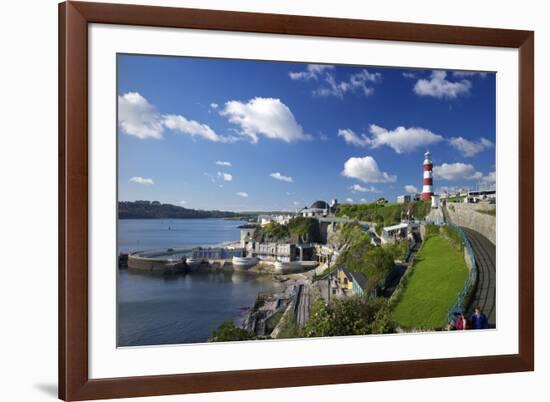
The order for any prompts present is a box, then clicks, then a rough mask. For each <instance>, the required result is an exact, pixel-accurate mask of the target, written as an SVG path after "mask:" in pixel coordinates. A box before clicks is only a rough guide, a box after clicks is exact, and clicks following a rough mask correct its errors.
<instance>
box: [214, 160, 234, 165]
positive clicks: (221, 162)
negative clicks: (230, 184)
mask: <svg viewBox="0 0 550 402" xmlns="http://www.w3.org/2000/svg"><path fill="white" fill-rule="evenodd" d="M216 165H218V166H231V162H227V161H216Z"/></svg>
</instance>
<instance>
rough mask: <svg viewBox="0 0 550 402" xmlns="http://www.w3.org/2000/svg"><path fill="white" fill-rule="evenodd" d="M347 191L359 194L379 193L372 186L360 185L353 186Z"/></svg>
mask: <svg viewBox="0 0 550 402" xmlns="http://www.w3.org/2000/svg"><path fill="white" fill-rule="evenodd" d="M349 189H350V190H351V191H352V192H359V193H379V191H378V190H377V189H375V188H374V187H373V186H370V187H363V186H361V185H360V184H354V185H353V186H351V187H350V188H349Z"/></svg>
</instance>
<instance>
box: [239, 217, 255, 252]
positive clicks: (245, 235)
mask: <svg viewBox="0 0 550 402" xmlns="http://www.w3.org/2000/svg"><path fill="white" fill-rule="evenodd" d="M257 227H258V225H256V224H255V223H245V224H244V225H240V226H237V228H238V229H239V230H240V232H241V236H240V242H241V247H245V246H246V244H247V243H248V242H251V241H252V240H253V239H254V232H255V231H256V228H257Z"/></svg>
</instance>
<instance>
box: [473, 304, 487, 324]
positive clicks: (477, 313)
mask: <svg viewBox="0 0 550 402" xmlns="http://www.w3.org/2000/svg"><path fill="white" fill-rule="evenodd" d="M470 325H471V328H472V329H487V326H488V323H487V317H486V316H485V314H483V313H482V312H481V309H480V308H479V306H478V307H476V308H475V309H474V314H472V316H471V317H470Z"/></svg>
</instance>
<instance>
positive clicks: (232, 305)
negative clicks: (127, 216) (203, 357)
mask: <svg viewBox="0 0 550 402" xmlns="http://www.w3.org/2000/svg"><path fill="white" fill-rule="evenodd" d="M241 223H242V222H239V221H227V220H222V219H167V220H146V219H143V220H139V219H132V220H120V221H119V229H118V249H119V252H128V251H133V250H144V249H154V248H164V247H174V248H180V247H181V248H187V247H195V246H199V245H201V246H209V245H210V246H214V245H219V244H221V243H226V242H232V241H237V240H238V239H239V230H238V229H237V226H238V225H239V224H241ZM118 272H119V273H118V283H117V290H118V295H117V299H118V309H117V314H118V323H117V326H118V346H120V347H122V346H141V345H161V344H182V343H195V342H205V341H206V340H207V339H208V337H209V336H210V335H211V334H212V331H214V330H215V329H216V328H217V327H218V326H219V325H220V324H221V323H222V322H223V321H225V320H233V319H235V318H237V317H238V316H239V315H240V314H242V312H243V311H244V310H245V309H246V308H248V307H250V306H252V305H253V304H254V301H255V299H256V296H257V294H258V292H270V291H275V290H277V289H279V288H280V286H281V285H280V284H279V283H277V282H275V281H274V280H273V279H272V278H271V277H269V276H262V275H254V274H249V273H246V272H224V273H193V274H187V275H174V276H149V275H144V274H135V273H132V272H129V271H127V270H119V271H118Z"/></svg>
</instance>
